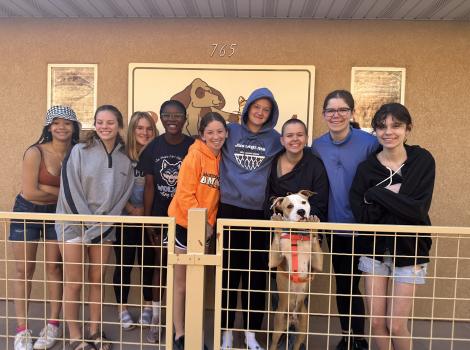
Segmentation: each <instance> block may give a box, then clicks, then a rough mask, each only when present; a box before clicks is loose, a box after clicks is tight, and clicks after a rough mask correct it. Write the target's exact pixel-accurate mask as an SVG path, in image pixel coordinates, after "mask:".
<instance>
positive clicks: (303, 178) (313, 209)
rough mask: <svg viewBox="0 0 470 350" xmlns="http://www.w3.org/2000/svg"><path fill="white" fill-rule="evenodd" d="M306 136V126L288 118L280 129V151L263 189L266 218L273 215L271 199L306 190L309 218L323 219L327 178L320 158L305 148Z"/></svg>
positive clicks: (326, 202) (325, 214) (326, 210)
mask: <svg viewBox="0 0 470 350" xmlns="http://www.w3.org/2000/svg"><path fill="white" fill-rule="evenodd" d="M307 137H308V136H307V126H306V125H305V124H304V122H303V121H301V120H300V119H289V120H287V121H286V122H285V123H284V125H283V126H282V129H281V144H282V146H283V149H282V150H281V151H280V152H279V153H278V154H277V155H276V157H275V158H274V161H273V164H272V166H271V173H270V175H269V179H268V186H267V188H266V201H267V204H266V206H265V211H266V213H267V218H269V217H271V215H272V214H273V212H272V209H271V205H272V198H273V197H284V196H287V195H288V194H291V193H296V192H299V191H300V190H310V191H312V192H315V194H314V195H313V196H311V197H310V198H309V203H310V214H309V215H316V216H317V217H318V218H319V219H320V221H326V220H327V214H328V190H329V189H328V176H327V174H326V170H325V167H324V165H323V162H322V161H321V160H320V158H319V157H318V156H316V155H314V154H313V153H312V151H311V149H310V148H309V147H308V148H306V147H305V145H306V144H307ZM309 215H307V216H309Z"/></svg>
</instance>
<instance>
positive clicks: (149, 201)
mask: <svg viewBox="0 0 470 350" xmlns="http://www.w3.org/2000/svg"><path fill="white" fill-rule="evenodd" d="M160 120H161V122H162V125H163V127H164V129H165V133H164V134H162V135H160V136H158V137H157V138H155V139H154V140H153V141H151V142H150V143H149V144H148V145H147V147H146V148H145V149H144V151H143V152H142V154H141V156H140V160H139V165H138V169H139V170H141V171H143V173H144V175H145V187H144V214H145V215H147V216H149V215H153V216H167V215H168V207H169V205H170V202H171V200H172V198H173V196H174V195H175V192H176V184H177V179H178V172H179V169H180V167H181V163H182V162H183V159H184V157H185V156H186V154H187V153H188V149H189V147H190V146H191V145H192V143H193V142H194V139H193V138H192V137H189V136H187V135H184V134H183V127H184V125H185V123H186V108H185V107H184V105H183V104H182V103H181V102H179V101H176V100H169V101H165V102H164V103H163V104H162V106H161V107H160ZM147 234H148V238H149V240H150V242H151V244H152V246H153V249H154V257H155V260H154V263H153V265H154V267H155V268H154V272H153V286H154V287H153V302H152V308H153V310H150V309H147V310H148V311H149V312H151V313H152V326H151V327H150V329H149V332H148V334H147V340H148V341H149V342H151V343H155V342H157V341H158V340H159V338H160V327H159V325H160V323H162V319H161V299H162V296H163V287H164V286H165V285H166V248H165V244H166V234H165V232H162V231H161V230H158V229H156V228H148V229H147ZM145 311H146V310H145V309H144V312H145Z"/></svg>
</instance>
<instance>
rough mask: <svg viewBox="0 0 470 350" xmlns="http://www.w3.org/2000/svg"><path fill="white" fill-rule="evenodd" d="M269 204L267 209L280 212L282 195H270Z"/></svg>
mask: <svg viewBox="0 0 470 350" xmlns="http://www.w3.org/2000/svg"><path fill="white" fill-rule="evenodd" d="M271 200H272V202H271V206H270V207H269V209H271V210H272V211H274V212H275V211H278V212H281V213H282V201H283V200H284V197H271Z"/></svg>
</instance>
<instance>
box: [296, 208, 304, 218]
mask: <svg viewBox="0 0 470 350" xmlns="http://www.w3.org/2000/svg"><path fill="white" fill-rule="evenodd" d="M297 214H299V215H300V216H301V217H304V216H305V210H304V209H299V210H297Z"/></svg>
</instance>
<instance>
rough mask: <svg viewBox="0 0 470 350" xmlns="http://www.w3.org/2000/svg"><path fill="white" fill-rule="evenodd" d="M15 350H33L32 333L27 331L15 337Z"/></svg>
mask: <svg viewBox="0 0 470 350" xmlns="http://www.w3.org/2000/svg"><path fill="white" fill-rule="evenodd" d="M14 347H15V350H33V341H32V335H31V331H30V330H29V329H25V330H24V331H21V332H19V333H16V335H15V344H14Z"/></svg>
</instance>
